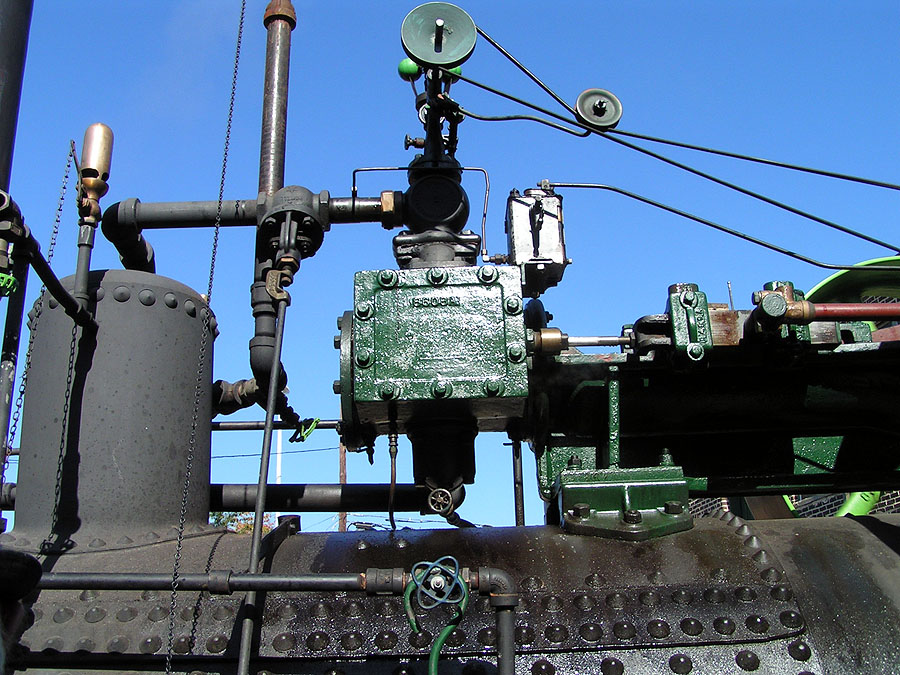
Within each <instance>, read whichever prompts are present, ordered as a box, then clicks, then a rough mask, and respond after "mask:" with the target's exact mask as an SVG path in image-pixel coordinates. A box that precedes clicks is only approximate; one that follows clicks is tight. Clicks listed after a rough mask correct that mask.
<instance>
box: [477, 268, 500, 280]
mask: <svg viewBox="0 0 900 675" xmlns="http://www.w3.org/2000/svg"><path fill="white" fill-rule="evenodd" d="M478 280H479V281H480V282H481V283H483V284H490V283H492V282H494V281H496V280H497V268H496V267H491V266H484V267H479V268H478Z"/></svg>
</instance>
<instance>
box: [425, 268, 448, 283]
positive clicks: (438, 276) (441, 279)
mask: <svg viewBox="0 0 900 675" xmlns="http://www.w3.org/2000/svg"><path fill="white" fill-rule="evenodd" d="M428 281H429V282H430V283H432V284H434V285H435V286H440V285H441V284H445V283H447V270H445V269H442V268H440V267H433V268H431V269H430V270H428Z"/></svg>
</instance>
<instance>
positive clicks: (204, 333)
mask: <svg viewBox="0 0 900 675" xmlns="http://www.w3.org/2000/svg"><path fill="white" fill-rule="evenodd" d="M246 8H247V2H246V0H241V16H240V20H239V22H238V35H237V44H236V46H235V50H234V69H233V71H232V76H231V99H230V101H229V104H228V122H227V124H226V126H225V147H224V148H223V150H222V174H221V178H220V180H219V201H218V204H217V207H216V225H215V234H214V235H213V244H212V253H211V255H210V261H209V283H208V285H207V290H206V302H207V305H209V303H210V302H211V300H212V289H213V279H214V277H215V271H216V252H217V250H218V246H219V227H220V225H221V222H222V201H223V197H224V193H225V174H226V170H227V168H228V149H229V145H230V143H231V123H232V120H233V118H234V98H235V92H236V90H237V74H238V65H239V63H240V58H241V39H242V37H243V34H244V15H245V14H246ZM200 311H201V317H202V321H203V325H202V327H201V335H200V350H199V355H198V363H197V380H196V383H195V386H194V408H193V412H192V414H191V434H190V438H189V440H188V453H187V458H186V462H185V469H184V486H183V488H182V491H181V513H180V514H179V517H178V537H177V539H176V541H175V555H174V556H173V559H172V597H171V602H170V605H169V630H168V639H167V643H166V674H167V675H169V674H170V673H171V672H172V649H173V647H174V645H175V613H176V611H177V609H178V585H179V578H178V568H179V567H180V565H181V553H182V549H183V547H184V526H185V522H186V520H187V504H188V497H189V494H190V487H191V472H192V470H193V467H194V450H195V448H196V445H197V424H198V423H199V420H200V403H201V400H202V398H203V381H204V370H205V368H204V366H205V363H206V350H207V345H208V342H209V332H210V322H211V321H212V310H211V309H210V308H209V306H208V307H207V308H204V309H202V310H200ZM216 543H218V542H216ZM213 551H215V548H214V549H213ZM191 651H193V632H192V638H191Z"/></svg>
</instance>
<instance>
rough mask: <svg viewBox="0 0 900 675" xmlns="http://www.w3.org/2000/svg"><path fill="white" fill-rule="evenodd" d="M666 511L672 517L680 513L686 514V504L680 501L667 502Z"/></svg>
mask: <svg viewBox="0 0 900 675" xmlns="http://www.w3.org/2000/svg"><path fill="white" fill-rule="evenodd" d="M664 510H665V512H666V513H668V514H669V515H670V516H677V515H678V514H679V513H684V504H682V503H681V502H679V501H670V502H666V505H665V509H664Z"/></svg>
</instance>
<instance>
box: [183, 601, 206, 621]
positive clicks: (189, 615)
mask: <svg viewBox="0 0 900 675" xmlns="http://www.w3.org/2000/svg"><path fill="white" fill-rule="evenodd" d="M201 611H202V610H201V609H200V606H199V605H194V606H193V607H182V608H181V611H180V612H179V616H181V618H182V620H183V621H193V620H194V619H199V618H200V613H201ZM194 612H196V613H197V614H196V616H194Z"/></svg>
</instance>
